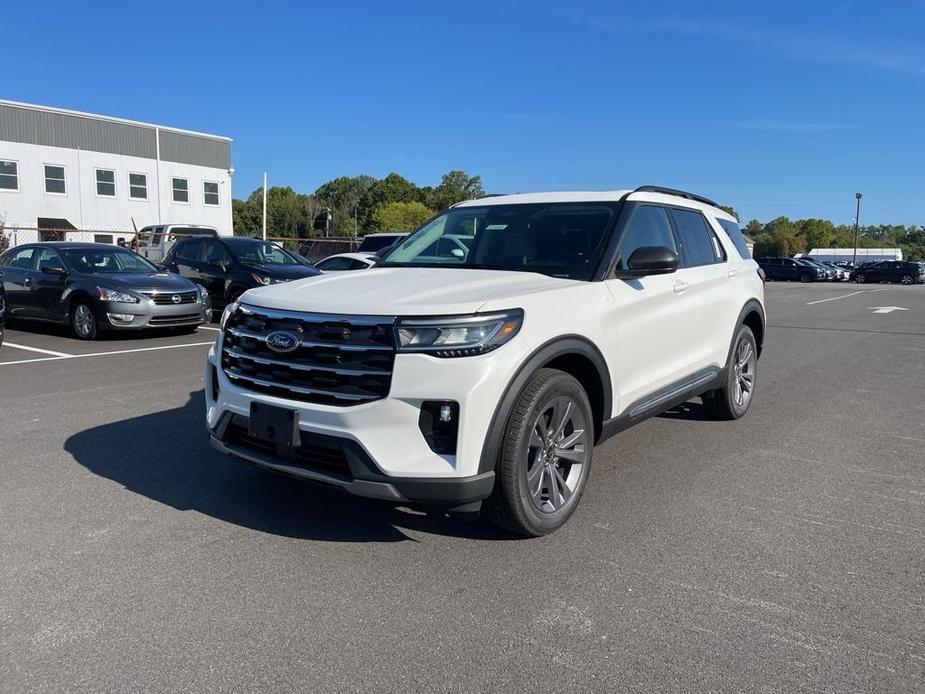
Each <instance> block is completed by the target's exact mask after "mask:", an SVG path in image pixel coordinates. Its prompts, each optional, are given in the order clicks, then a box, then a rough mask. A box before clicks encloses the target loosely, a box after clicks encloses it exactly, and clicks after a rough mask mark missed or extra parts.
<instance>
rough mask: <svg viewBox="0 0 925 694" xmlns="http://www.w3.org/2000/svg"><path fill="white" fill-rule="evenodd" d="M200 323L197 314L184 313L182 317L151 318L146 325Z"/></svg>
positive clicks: (200, 317)
mask: <svg viewBox="0 0 925 694" xmlns="http://www.w3.org/2000/svg"><path fill="white" fill-rule="evenodd" d="M201 321H202V316H201V315H199V314H198V313H186V314H183V315H182V316H152V317H151V320H149V321H148V325H193V324H194V323H199V322H201Z"/></svg>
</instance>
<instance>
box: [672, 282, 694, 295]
mask: <svg viewBox="0 0 925 694" xmlns="http://www.w3.org/2000/svg"><path fill="white" fill-rule="evenodd" d="M690 286H691V285H689V284H688V283H687V282H682V281H681V280H678V281H677V282H675V283H674V293H675V294H683V293H684V292H686V291H687V289H688V287H690Z"/></svg>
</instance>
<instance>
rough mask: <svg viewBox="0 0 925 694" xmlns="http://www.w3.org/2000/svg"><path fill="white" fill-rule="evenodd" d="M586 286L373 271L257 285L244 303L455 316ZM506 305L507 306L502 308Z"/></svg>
mask: <svg viewBox="0 0 925 694" xmlns="http://www.w3.org/2000/svg"><path fill="white" fill-rule="evenodd" d="M575 284H582V283H581V282H580V281H578V280H567V279H559V278H556V277H549V276H547V275H540V274H537V273H533V272H514V271H505V270H464V269H453V270H449V269H443V268H371V269H369V270H362V271H358V272H341V273H334V274H323V275H319V276H317V277H311V278H308V279H304V280H299V281H296V282H289V283H287V284H277V285H271V286H269V287H258V288H257V289H251V290H250V291H248V292H246V293H245V294H244V295H243V297H242V299H241V300H242V301H243V302H244V303H248V304H252V305H254V306H262V307H263V308H278V309H282V310H287V311H313V312H317V313H340V314H348V315H373V316H395V315H406V316H414V315H451V314H460V313H474V312H476V311H478V310H479V309H480V308H482V307H483V306H486V304H489V303H491V304H493V305H492V306H490V308H491V309H500V308H518V307H519V306H518V299H519V298H520V297H522V296H524V295H525V294H533V293H536V292H543V291H548V290H551V289H561V288H562V287H563V286H569V285H575ZM502 304H503V305H502Z"/></svg>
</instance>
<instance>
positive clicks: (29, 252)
mask: <svg viewBox="0 0 925 694" xmlns="http://www.w3.org/2000/svg"><path fill="white" fill-rule="evenodd" d="M0 273H2V275H3V287H4V289H5V290H6V300H7V314H8V315H7V318H12V319H20V318H22V319H27V320H43V321H53V322H56V323H65V324H70V325H71V327H72V328H73V329H74V332H75V333H76V335H77V337H80V338H82V339H84V340H92V339H94V338H96V336H97V335H98V334H99V332H100V331H101V330H139V329H141V328H178V329H181V330H186V331H190V332H192V331H194V330H196V328H197V327H198V326H200V325H201V324H203V323H205V322H207V321H208V320H210V318H211V313H212V307H211V304H210V303H209V299H208V294H206V292H204V291H202V290H201V289H200V287H199V286H198V285H196V284H193V283H192V282H191V281H189V280H188V279H186V278H184V277H180V276H179V275H175V274H173V273H169V272H163V271H161V270H158V268H156V267H155V266H154V265H152V264H151V263H150V262H148V261H147V260H145V259H144V258H142V257H141V256H139V255H138V254H136V253H133V252H132V251H129V250H126V249H124V248H119V247H117V246H111V245H108V244H103V243H79V242H67V241H61V242H46V243H32V244H25V245H22V246H17V247H16V248H13V249H11V250H9V251H7V252H6V253H4V254H3V255H2V256H0Z"/></svg>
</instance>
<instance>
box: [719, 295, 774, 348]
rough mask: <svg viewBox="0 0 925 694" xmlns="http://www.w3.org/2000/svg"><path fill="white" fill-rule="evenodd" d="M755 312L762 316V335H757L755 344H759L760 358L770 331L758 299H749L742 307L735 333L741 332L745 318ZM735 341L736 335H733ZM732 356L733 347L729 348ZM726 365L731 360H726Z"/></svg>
mask: <svg viewBox="0 0 925 694" xmlns="http://www.w3.org/2000/svg"><path fill="white" fill-rule="evenodd" d="M752 312H755V313H757V314H758V315H759V316H761V335H755V342H757V343H758V356H759V357H760V356H761V350H762V348H763V347H764V338H765V335H766V334H767V331H768V321H767V318H766V317H765V313H764V306H763V305H762V304H761V302H760V301H758V299H749V300H748V301H746V302H745V305H744V306H743V307H742V310H741V311H739V317H738V319H737V320H736V327H735V330H734V331H733V332H734V333H738V332H739V328H740V327H741V326H742V325H743V324H744V323H745V317H746V316H747V315H748V314H749V313H752ZM733 339H735V335H733ZM729 350H730V352H729V353H730V354H731V353H732V345H730V346H729ZM726 363H727V364H728V363H729V358H728V357H727V358H726Z"/></svg>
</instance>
